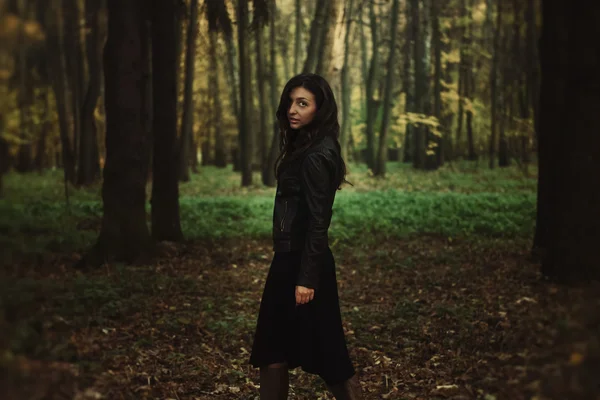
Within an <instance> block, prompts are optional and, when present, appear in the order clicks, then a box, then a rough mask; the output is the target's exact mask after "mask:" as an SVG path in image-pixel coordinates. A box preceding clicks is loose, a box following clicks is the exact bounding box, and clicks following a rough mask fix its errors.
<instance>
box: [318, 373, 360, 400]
mask: <svg viewBox="0 0 600 400" xmlns="http://www.w3.org/2000/svg"><path fill="white" fill-rule="evenodd" d="M327 388H328V389H329V391H330V392H331V393H332V394H333V396H334V397H335V399H336V400H362V399H363V396H362V388H361V386H360V382H359V380H358V375H356V374H354V375H353V376H352V377H351V378H350V379H348V380H346V381H344V382H342V383H337V384H334V385H327Z"/></svg>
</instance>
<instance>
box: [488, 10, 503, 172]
mask: <svg viewBox="0 0 600 400" xmlns="http://www.w3.org/2000/svg"><path fill="white" fill-rule="evenodd" d="M502 13H503V11H502V2H498V10H497V11H496V14H497V17H496V27H495V28H494V49H493V56H492V70H491V74H490V97H491V112H492V119H491V121H490V126H491V137H490V148H489V157H490V160H489V161H490V168H492V169H493V168H494V167H495V165H496V163H495V161H496V141H497V138H496V127H497V126H498V121H497V120H498V94H497V87H498V86H497V85H498V59H499V57H500V32H501V29H502Z"/></svg>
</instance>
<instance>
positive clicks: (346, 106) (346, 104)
mask: <svg viewBox="0 0 600 400" xmlns="http://www.w3.org/2000/svg"><path fill="white" fill-rule="evenodd" d="M353 3H354V2H353V0H348V2H347V3H346V35H345V37H344V49H345V51H344V66H343V67H342V126H341V135H340V146H341V148H342V158H343V159H344V160H347V159H348V135H350V125H351V120H350V91H351V88H350V36H351V29H352V6H353Z"/></svg>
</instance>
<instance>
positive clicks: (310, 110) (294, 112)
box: [288, 86, 317, 129]
mask: <svg viewBox="0 0 600 400" xmlns="http://www.w3.org/2000/svg"><path fill="white" fill-rule="evenodd" d="M316 113H317V103H316V101H315V96H314V95H313V94H312V92H310V91H309V90H307V89H305V88H303V87H302V86H298V87H296V88H294V89H292V91H291V92H290V108H289V109H288V121H290V127H291V128H292V129H300V128H302V127H303V126H306V125H308V124H310V123H311V121H312V120H313V118H314V117H315V114H316Z"/></svg>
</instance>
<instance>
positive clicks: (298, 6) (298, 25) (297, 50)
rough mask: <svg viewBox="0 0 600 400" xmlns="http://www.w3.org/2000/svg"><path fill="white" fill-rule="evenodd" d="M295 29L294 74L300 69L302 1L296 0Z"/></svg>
mask: <svg viewBox="0 0 600 400" xmlns="http://www.w3.org/2000/svg"><path fill="white" fill-rule="evenodd" d="M295 17H296V21H295V24H296V26H295V31H294V35H295V37H294V72H293V73H294V74H297V73H299V72H300V71H299V69H300V49H301V41H302V1H301V0H296V3H295Z"/></svg>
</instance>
